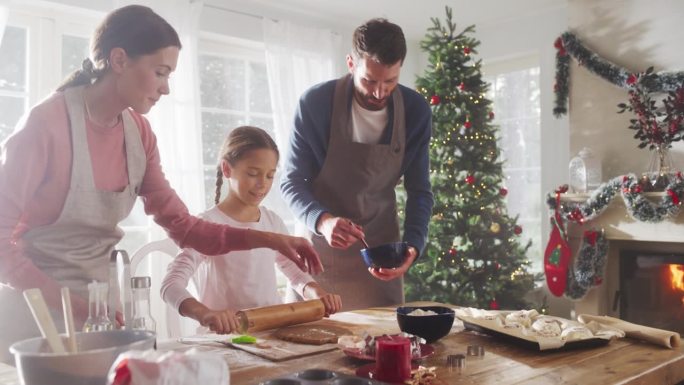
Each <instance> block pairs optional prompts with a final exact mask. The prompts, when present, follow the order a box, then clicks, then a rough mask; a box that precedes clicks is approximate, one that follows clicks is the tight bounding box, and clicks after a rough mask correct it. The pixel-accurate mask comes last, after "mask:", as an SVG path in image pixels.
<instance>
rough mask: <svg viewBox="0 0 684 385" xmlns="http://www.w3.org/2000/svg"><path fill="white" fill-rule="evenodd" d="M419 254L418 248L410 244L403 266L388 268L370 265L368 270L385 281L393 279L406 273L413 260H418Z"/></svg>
mask: <svg viewBox="0 0 684 385" xmlns="http://www.w3.org/2000/svg"><path fill="white" fill-rule="evenodd" d="M417 256H418V250H416V248H415V247H413V246H409V247H408V249H407V250H406V260H405V261H404V263H403V264H401V266H399V267H396V268H393V269H388V268H384V267H380V268H377V267H369V268H368V271H369V272H370V273H371V274H372V275H373V276H374V277H375V278H377V279H381V280H383V281H391V280H393V279H395V278H397V277H401V276H402V275H404V273H406V272H407V271H408V269H409V268H410V267H411V264H412V263H413V261H415V260H416V257H417Z"/></svg>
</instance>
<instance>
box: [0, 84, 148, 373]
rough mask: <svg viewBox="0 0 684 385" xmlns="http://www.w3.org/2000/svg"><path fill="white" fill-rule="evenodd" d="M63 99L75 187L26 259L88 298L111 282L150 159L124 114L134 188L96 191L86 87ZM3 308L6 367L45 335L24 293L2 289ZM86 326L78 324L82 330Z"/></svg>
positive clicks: (0, 326) (0, 354)
mask: <svg viewBox="0 0 684 385" xmlns="http://www.w3.org/2000/svg"><path fill="white" fill-rule="evenodd" d="M64 97H65V101H66V106H67V111H68V114H69V119H70V122H71V140H72V151H73V159H72V166H71V185H70V187H69V192H68V193H67V197H66V200H65V201H64V207H63V208H62V212H61V214H60V216H59V218H58V219H57V220H56V221H55V222H54V223H52V224H49V225H45V226H41V227H37V228H34V229H31V230H29V231H28V232H26V233H25V234H24V235H23V237H22V244H23V247H24V252H25V254H26V256H27V257H28V258H29V259H31V261H32V262H33V263H34V264H35V265H36V266H37V267H38V268H39V269H40V270H42V271H43V272H45V273H46V274H47V275H49V276H50V277H52V278H54V279H55V280H56V281H57V282H58V283H59V284H61V285H62V286H67V287H69V288H70V289H71V291H72V293H73V294H72V296H73V295H79V296H82V297H83V298H85V299H87V298H88V289H87V287H86V285H87V284H88V283H89V282H91V281H93V280H97V281H101V282H108V281H109V275H108V274H109V273H108V263H109V254H110V252H111V251H112V249H113V248H114V246H115V245H116V244H117V243H118V242H119V240H120V239H121V238H122V237H123V231H122V230H121V229H120V228H119V227H118V223H119V222H121V221H122V220H123V219H124V218H126V216H128V214H129V213H130V212H131V209H132V208H133V204H134V203H135V199H136V196H137V193H138V191H139V190H140V186H141V184H142V180H143V176H144V175H145V165H146V156H145V150H144V148H143V145H142V140H141V138H140V133H139V131H138V126H137V125H136V123H135V121H134V120H133V117H132V116H131V115H130V112H128V111H127V110H125V111H124V112H123V113H122V119H123V125H124V141H125V144H126V163H127V165H128V183H129V184H128V185H127V186H126V188H125V189H124V190H123V191H121V192H111V191H99V190H97V188H96V187H95V180H94V178H93V167H92V164H91V161H90V151H89V149H88V140H87V137H86V126H85V114H84V107H83V106H84V101H83V87H74V88H69V89H67V90H66V91H65V92H64ZM0 304H2V307H3V309H4V312H5V314H12V317H1V318H0V360H3V361H6V362H7V361H8V358H9V352H8V350H7V349H8V347H9V345H11V344H12V343H14V342H16V341H19V340H22V339H26V338H30V337H35V336H40V331H39V330H38V327H37V326H36V325H35V322H34V321H33V318H32V316H31V313H30V311H29V309H28V307H27V305H26V302H25V301H24V298H23V296H22V293H21V292H20V291H17V290H14V289H12V288H10V287H7V286H0ZM51 313H52V317H53V319H54V320H55V323H56V324H57V327H58V331H59V332H64V326H63V325H64V323H63V316H62V313H61V309H59V310H58V311H54V310H53V311H52V312H51ZM81 327H82V325H76V328H77V330H80V328H81ZM10 359H11V358H10ZM10 362H11V361H10Z"/></svg>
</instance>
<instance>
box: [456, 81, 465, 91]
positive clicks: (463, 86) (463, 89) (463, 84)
mask: <svg viewBox="0 0 684 385" xmlns="http://www.w3.org/2000/svg"><path fill="white" fill-rule="evenodd" d="M458 89H459V90H461V91H465V83H463V82H461V84H459V85H458Z"/></svg>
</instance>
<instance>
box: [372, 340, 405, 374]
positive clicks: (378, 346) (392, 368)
mask: <svg viewBox="0 0 684 385" xmlns="http://www.w3.org/2000/svg"><path fill="white" fill-rule="evenodd" d="M374 377H375V378H376V379H378V380H380V381H386V382H404V380H406V379H407V378H409V377H411V340H409V339H408V338H406V337H399V336H396V337H389V336H386V337H385V336H384V337H378V338H376V339H375V376H374Z"/></svg>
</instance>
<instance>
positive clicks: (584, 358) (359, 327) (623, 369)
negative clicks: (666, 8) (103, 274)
mask: <svg viewBox="0 0 684 385" xmlns="http://www.w3.org/2000/svg"><path fill="white" fill-rule="evenodd" d="M421 304H432V303H421ZM332 321H334V322H339V323H345V324H348V325H353V327H352V328H351V329H353V331H354V332H355V333H359V332H360V331H363V330H367V331H368V332H369V333H372V334H374V335H375V334H382V333H388V334H389V333H397V332H399V328H398V325H397V322H396V317H395V313H394V308H375V309H367V310H359V311H353V312H345V313H340V314H335V315H333V317H332ZM328 322H330V321H328ZM214 345H215V346H212V345H211V344H204V345H199V346H198V345H187V344H181V343H179V342H175V341H160V342H159V344H158V347H159V349H160V350H187V349H190V348H192V347H198V348H199V349H200V350H203V351H211V352H215V353H216V354H222V355H223V356H224V357H225V359H226V361H227V362H228V365H229V367H230V375H231V385H242V384H258V383H260V382H261V381H263V380H266V379H270V378H275V377H279V376H283V375H286V374H289V373H293V372H296V371H301V370H304V369H310V368H324V369H330V370H334V371H337V372H342V373H347V374H354V372H355V371H356V369H357V368H359V367H361V366H363V365H365V364H367V362H364V361H359V360H357V359H353V358H351V357H347V356H346V355H345V354H344V353H342V352H341V351H340V350H333V351H329V352H325V353H320V354H316V355H312V356H306V357H301V358H295V359H291V360H287V361H282V362H271V361H269V360H267V359H264V358H260V357H257V356H254V355H252V354H250V353H247V352H244V351H242V350H237V349H232V348H225V347H222V346H220V345H218V344H214ZM468 345H482V346H483V347H484V349H485V355H484V357H482V358H467V359H466V367H465V369H464V371H463V372H462V373H461V374H458V373H456V372H450V371H449V369H447V367H446V356H447V355H449V354H459V353H462V354H465V353H466V348H467V346H468ZM433 347H434V349H435V354H434V355H432V356H430V357H427V358H425V359H424V360H423V361H422V362H421V365H423V366H427V367H431V366H434V367H436V373H437V378H438V379H440V380H441V381H442V383H444V384H479V385H486V384H579V383H581V384H586V385H590V384H596V385H599V384H600V385H604V384H678V383H680V382H682V381H684V350H682V348H681V347H680V348H678V349H674V350H671V349H665V348H662V347H659V346H655V345H650V344H646V343H643V342H639V341H635V340H631V339H627V338H623V339H618V340H614V341H611V342H610V343H609V344H608V345H606V346H602V347H597V348H590V349H582V350H571V351H562V352H535V351H530V350H526V349H524V348H521V347H517V346H515V345H513V344H512V343H510V342H506V341H502V340H499V339H497V338H495V337H490V336H486V335H482V334H477V333H474V332H470V331H463V328H462V326H461V323H460V322H459V321H458V320H457V321H456V322H455V324H454V327H453V328H452V331H451V333H450V334H449V335H448V336H446V337H444V338H442V339H441V340H439V341H437V342H436V343H434V344H433ZM0 384H6V385H10V384H12V385H14V384H17V385H18V381H17V379H16V372H15V371H14V369H13V368H12V367H10V366H8V365H2V364H0Z"/></svg>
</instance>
